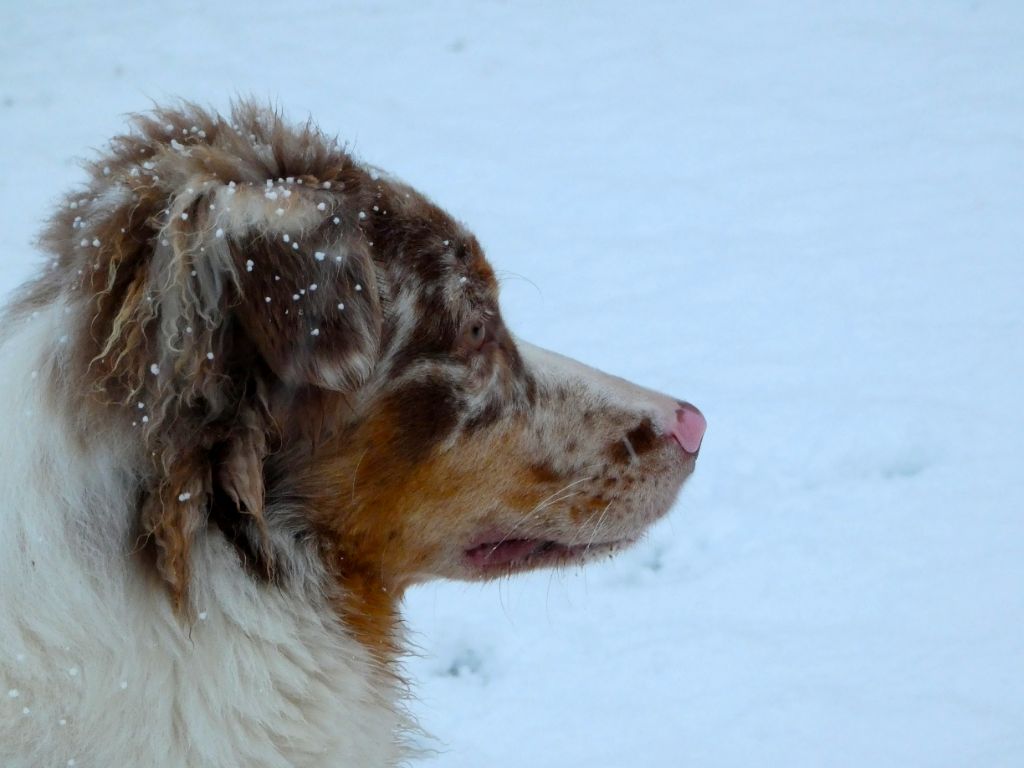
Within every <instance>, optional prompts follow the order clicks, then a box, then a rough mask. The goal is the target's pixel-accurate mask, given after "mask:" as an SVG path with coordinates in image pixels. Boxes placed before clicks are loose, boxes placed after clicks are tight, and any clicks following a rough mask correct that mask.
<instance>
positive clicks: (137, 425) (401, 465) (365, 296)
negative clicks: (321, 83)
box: [26, 105, 705, 604]
mask: <svg viewBox="0 0 1024 768" xmlns="http://www.w3.org/2000/svg"><path fill="white" fill-rule="evenodd" d="M44 242H45V244H46V245H47V247H48V248H49V249H50V250H51V252H52V253H54V254H55V256H56V259H55V260H54V262H53V263H52V265H51V268H50V269H49V270H48V271H47V273H46V275H45V276H44V277H42V278H41V279H40V280H39V281H38V282H37V283H36V285H35V286H34V287H33V289H32V291H31V292H30V294H29V297H28V299H27V300H26V303H27V305H29V306H42V305H45V304H47V303H50V302H55V301H62V302H64V304H65V306H66V307H67V310H66V311H67V312H68V315H69V318H70V320H69V322H71V323H72V327H71V329H70V331H71V334H72V339H73V343H72V344H70V345H68V351H67V352H66V361H65V363H66V368H67V370H68V371H69V372H70V374H69V375H68V376H67V377H65V378H64V379H63V385H62V386H63V388H64V389H63V397H64V398H65V400H66V402H67V403H68V405H69V410H71V411H75V412H82V413H86V414H89V415H88V416H87V417H83V419H84V420H85V421H83V422H82V423H85V422H87V421H88V420H89V419H92V420H93V423H95V421H96V420H102V421H104V422H107V423H109V422H113V423H116V424H117V425H118V427H117V428H118V429H120V430H121V434H123V435H124V437H123V439H124V440H125V441H127V442H129V443H131V444H133V445H136V446H137V447H138V455H139V457H140V461H141V462H142V464H143V465H144V467H145V469H144V470H142V471H141V472H140V476H141V479H140V481H139V484H140V487H139V496H140V499H141V500H140V505H139V510H140V511H139V520H138V526H139V529H140V532H141V533H143V534H145V535H146V536H148V537H149V538H150V540H151V541H152V542H154V543H155V545H156V546H155V552H156V554H157V558H156V563H157V567H158V569H159V572H160V573H161V575H162V576H163V578H164V579H165V580H166V581H167V583H168V584H169V586H170V588H171V592H172V594H173V595H174V596H175V598H176V600H177V601H178V602H179V604H182V603H183V602H184V600H185V598H186V596H187V588H188V584H189V579H190V568H189V562H190V561H189V550H190V547H191V545H192V543H193V542H194V540H195V539H196V537H199V536H205V535H211V534H210V532H211V531H216V530H218V529H219V530H220V531H221V532H222V533H223V534H224V535H226V536H227V537H228V538H229V539H230V540H231V541H232V542H233V543H234V544H235V545H236V546H237V547H238V549H239V552H240V553H241V554H242V556H243V559H244V562H245V563H246V564H247V565H248V566H249V567H251V568H252V570H253V571H254V572H255V573H258V574H262V575H263V576H266V577H268V578H274V577H276V576H279V575H280V573H281V572H282V571H283V570H287V569H288V568H289V567H292V566H291V565H290V563H293V562H294V561H295V556H294V550H295V548H296V547H300V546H301V547H306V548H311V549H312V550H313V551H314V552H315V555H316V557H317V558H319V559H320V560H322V562H323V563H324V565H325V566H326V567H327V570H328V571H329V572H330V573H331V574H333V575H334V576H335V577H336V578H337V579H338V580H339V581H340V582H342V583H343V584H345V585H346V586H347V587H348V591H349V592H353V591H354V592H356V593H362V594H364V596H365V595H377V596H378V597H380V599H381V600H383V599H385V598H384V597H383V596H384V595H387V596H389V598H393V597H394V596H397V595H399V594H400V593H401V591H402V590H403V589H404V588H405V587H406V586H408V585H409V584H412V583H415V582H417V581H421V580H424V579H429V578H433V577H448V578H462V579H480V578H488V577H494V576H499V575H504V574H508V573H511V572H514V571H517V570H522V569H526V568H532V567H538V566H549V565H563V564H569V563H577V562H581V561H583V560H585V559H587V558H589V557H593V556H596V555H600V554H607V553H609V552H611V551H613V550H615V549H617V548H619V547H622V546H625V545H628V544H629V543H631V542H633V541H635V540H636V539H637V537H639V536H640V535H641V534H642V533H643V531H644V529H645V528H646V527H647V526H648V525H649V524H650V523H651V522H652V521H653V520H655V519H657V518H658V517H660V516H661V515H663V514H664V513H665V512H666V511H667V510H668V508H669V507H670V506H671V504H672V502H673V500H674V498H675V496H676V494H677V492H678V490H679V488H680V487H681V485H682V483H683V482H684V480H685V479H686V478H687V477H688V476H689V474H690V473H691V472H692V470H693V466H694V460H695V457H696V455H697V452H698V449H699V447H700V442H701V438H702V435H703V431H704V426H705V422H704V419H703V416H701V414H700V412H699V411H698V410H697V409H696V408H694V407H693V406H690V405H688V404H686V403H682V402H679V401H676V400H675V399H673V398H670V397H667V396H664V395H660V394H657V393H654V392H650V391H647V390H644V389H642V388H640V387H637V386H635V385H632V384H630V383H628V382H625V381H623V380H621V379H616V378H613V377H610V376H607V375H605V374H602V373H599V372H597V371H595V370H592V369H589V368H586V367H584V366H582V365H580V364H578V363H575V362H573V361H571V360H568V359H566V358H563V357H561V356H558V355H556V354H554V353H551V352H547V351H544V350H541V349H538V348H535V347H532V346H530V345H528V344H526V343H525V342H523V341H521V340H519V339H517V338H515V337H514V336H513V335H512V334H511V333H510V331H509V330H508V329H507V328H506V327H505V324H504V322H503V320H502V316H501V312H500V308H499V303H498V285H497V282H496V280H495V277H494V273H493V271H492V270H491V267H490V265H489V264H488V262H487V260H486V259H485V257H484V255H483V251H482V249H481V247H480V245H479V244H478V243H477V241H476V239H475V238H474V237H473V236H472V235H471V234H470V233H469V232H467V231H466V230H465V229H464V228H463V227H462V226H461V225H459V224H458V223H457V222H455V221H454V220H453V219H452V218H451V217H450V216H448V215H447V214H446V213H445V212H444V211H442V210H441V209H440V208H438V207H437V206H435V205H434V204H432V203H431V202H430V201H429V200H427V199H426V198H424V197H423V196H422V195H420V194H418V193H417V192H415V191H414V190H412V189H410V188H409V187H407V186H406V185H404V184H402V183H401V182H399V181H397V180H395V179H392V178H390V177H388V176H386V175H384V174H382V173H379V172H377V171H375V170H373V169H371V168H368V167H365V166H362V165H359V164H358V163H356V162H355V161H354V160H353V159H352V157H351V156H350V155H349V154H347V153H346V152H345V151H344V150H343V149H342V148H340V147H339V146H338V145H337V144H336V143H335V142H333V141H331V140H330V139H328V138H327V137H325V136H324V135H323V134H321V133H320V132H319V131H318V130H317V129H316V128H315V127H313V126H312V125H310V124H306V125H304V126H299V127H293V126H289V125H287V124H286V123H285V122H284V121H282V119H281V118H280V116H278V115H277V114H274V113H273V112H270V111H267V110H264V109H260V108H258V107H255V106H252V105H241V106H239V107H238V108H236V109H235V110H234V112H233V114H232V116H231V118H230V119H225V118H221V117H218V116H215V115H211V114H208V113H206V112H204V111H202V110H200V109H197V108H194V107H186V108H183V109H180V110H169V111H161V112H157V113H154V114H152V115H149V116H146V117H141V118H138V119H137V122H136V128H135V130H134V131H133V132H132V133H130V134H128V135H126V136H122V137H120V138H118V139H115V140H114V142H113V143H112V146H111V150H110V152H109V153H107V154H106V155H105V156H103V157H101V159H100V160H98V161H97V162H96V163H94V164H93V166H92V167H91V181H90V185H89V187H88V188H87V189H86V190H85V191H83V192H81V193H79V194H76V195H73V196H72V197H70V198H69V199H68V202H67V204H66V206H65V207H64V208H63V209H62V210H61V211H60V212H59V213H58V215H57V216H56V217H55V219H54V220H53V222H52V223H51V226H50V227H49V229H48V231H47V233H46V235H45V236H44ZM83 384H84V386H83ZM367 601H370V602H372V600H371V598H369V597H368V598H366V600H364V602H367Z"/></svg>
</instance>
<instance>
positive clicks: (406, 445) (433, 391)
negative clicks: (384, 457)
mask: <svg viewBox="0 0 1024 768" xmlns="http://www.w3.org/2000/svg"><path fill="white" fill-rule="evenodd" d="M460 407H461V406H460V402H459V398H458V396H457V395H456V392H455V391H454V389H453V388H452V387H451V386H450V385H448V384H446V383H443V382H434V381H424V382H416V383H414V384H410V385H408V386H406V387H405V388H403V389H401V390H399V391H398V392H395V393H394V394H392V395H391V396H390V397H388V399H387V401H386V402H385V404H384V411H385V412H387V413H388V414H389V420H390V422H391V424H392V430H391V441H390V442H391V446H390V448H391V449H392V451H393V455H394V456H396V457H399V458H401V459H402V460H403V461H404V462H405V463H407V464H408V465H416V464H419V463H421V462H422V461H423V460H424V459H425V457H426V456H427V455H429V454H430V452H431V451H432V450H433V449H434V448H435V447H436V446H437V445H438V444H440V443H441V442H443V441H444V440H445V439H447V438H448V437H449V436H450V435H451V434H452V432H453V431H454V430H455V428H456V427H457V426H458V423H459V412H460Z"/></svg>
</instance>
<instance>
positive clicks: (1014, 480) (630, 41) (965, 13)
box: [0, 0, 1024, 768]
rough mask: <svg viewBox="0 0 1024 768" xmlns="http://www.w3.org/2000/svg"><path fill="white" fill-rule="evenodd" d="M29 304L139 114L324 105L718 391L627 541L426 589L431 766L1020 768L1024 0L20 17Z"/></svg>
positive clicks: (567, 335) (10, 17)
mask: <svg viewBox="0 0 1024 768" xmlns="http://www.w3.org/2000/svg"><path fill="white" fill-rule="evenodd" d="M0 28H2V29H3V34H2V35H0V148H2V149H0V232H2V233H3V242H4V258H3V259H2V264H0V289H3V290H8V289H10V288H11V287H13V286H14V285H15V284H16V283H17V282H19V281H20V280H21V279H23V278H24V277H25V276H26V275H28V274H29V273H30V271H31V269H32V266H33V265H34V263H35V261H36V258H37V257H36V255H35V254H34V253H33V250H32V246H31V241H32V238H33V236H34V234H35V232H36V231H37V229H38V227H39V224H40V222H41V220H42V219H43V217H44V216H45V215H47V213H48V212H49V210H50V207H51V206H52V204H53V202H54V200H55V199H56V197H57V196H58V195H59V194H60V193H61V192H62V191H64V190H65V189H66V188H67V187H68V186H70V185H72V184H73V183H75V182H76V181H78V180H80V179H81V178H82V173H81V171H80V170H78V168H77V166H76V165H75V162H74V158H75V157H76V156H78V157H81V156H83V155H87V151H88V148H89V147H98V146H101V145H102V144H103V143H104V141H105V139H106V138H107V137H109V136H110V135H112V134H113V133H115V132H117V131H119V130H120V129H121V128H122V126H123V124H124V119H123V113H126V112H131V111H138V110H142V109H145V108H147V107H148V106H149V104H150V102H151V100H155V101H168V100H170V99H171V98H173V97H177V96H182V97H187V98H190V99H193V100H196V101H199V102H201V103H208V104H211V105H214V106H217V107H224V106H226V104H227V102H228V100H229V99H230V97H231V96H232V95H234V94H236V93H243V94H248V93H251V94H256V95H258V96H266V97H268V98H273V99H276V100H278V101H279V102H280V104H281V105H282V106H284V107H285V108H286V110H287V111H288V113H289V114H290V115H291V116H292V117H294V118H295V119H301V118H304V117H305V116H306V114H307V113H309V114H312V115H313V116H315V118H316V119H317V120H318V121H319V122H320V124H321V125H322V126H324V127H325V128H327V129H329V130H330V131H337V132H338V133H339V134H340V135H341V136H343V137H346V138H348V139H349V140H350V141H351V142H353V145H354V148H355V151H356V153H357V154H358V155H359V156H360V157H362V158H363V159H365V160H367V161H370V162H373V163H375V164H378V165H380V166H382V167H385V168H387V169H389V170H391V171H393V172H395V173H396V174H398V175H400V176H402V177H404V178H405V179H406V180H408V181H409V182H411V183H412V184H414V185H415V186H417V187H419V188H420V189H421V190H423V191H424V192H426V193H428V194H430V195H431V196H433V197H434V198H435V199H436V200H437V201H438V202H440V203H441V204H442V205H444V206H445V207H447V208H448V209H449V210H450V211H451V212H452V213H454V214H455V215H456V216H458V217H459V218H461V219H463V220H464V221H466V222H467V223H468V224H469V225H470V226H471V228H472V229H474V230H475V232H476V233H477V235H478V236H479V237H480V239H481V241H482V242H483V243H484V245H485V247H486V248H487V250H488V252H489V255H490V257H491V260H492V262H493V263H494V264H495V265H496V267H497V268H498V269H499V271H500V272H501V273H502V275H503V276H504V278H505V285H504V307H505V314H506V317H507V319H508V321H509V324H510V326H511V327H512V328H513V329H514V330H515V331H516V332H517V333H519V334H520V335H522V336H523V337H525V338H529V339H531V340H532V341H534V342H536V343H539V344H542V345H545V346H549V347H552V348H555V349H558V350H560V351H562V352H564V353H567V354H570V355H572V356H575V357H578V358H580V359H582V360H585V361H586V362H589V363H591V364H594V365H596V366H598V367H601V368H604V369H605V370H609V371H612V372H614V373H618V374H620V375H623V376H626V377H628V378H631V379H634V380H636V381H640V382H643V383H644V384H647V385H649V386H652V387H656V388H659V389H663V390H666V391H670V392H672V393H674V394H677V395H678V396H679V397H682V398H686V399H688V400H691V401H692V402H694V403H696V404H697V405H698V406H700V407H701V409H702V410H703V411H704V412H705V414H706V415H707V416H708V421H709V424H710V426H709V432H708V436H707V439H706V440H705V442H704V447H703V450H702V454H701V458H700V460H699V462H698V471H697V473H696V475H695V476H694V478H693V479H692V481H691V482H690V483H689V485H688V487H687V488H686V489H685V491H684V493H683V495H682V497H681V500H680V502H679V503H678V505H677V507H676V508H675V510H674V511H673V513H672V515H671V516H670V518H669V519H667V520H666V521H664V522H663V523H662V524H660V525H659V526H657V527H656V528H655V529H654V530H653V531H652V533H651V535H650V537H649V539H648V540H647V541H645V542H644V543H643V544H642V545H641V546H639V547H637V548H636V549H635V550H633V551H631V552H629V553H626V554H624V555H622V556H621V557H619V558H618V559H617V560H615V561H614V562H610V563H607V564H602V565H599V566H597V567H592V568H589V569H587V570H585V571H577V572H568V573H557V574H552V573H538V574H535V575H533V576H530V577H526V578H517V579H515V580H512V581H506V582H502V583H500V584H492V585H488V586H472V585H462V584H438V585H432V586H428V587H424V588H421V589H418V590H416V591H415V592H414V593H412V594H411V595H410V596H409V598H408V600H407V606H406V607H407V611H406V613H407V617H408V625H409V629H410V633H411V636H412V639H413V641H414V642H415V644H416V646H417V648H418V652H419V655H418V656H417V657H415V658H412V659H410V661H409V664H408V671H409V674H410V677H411V678H412V682H413V689H414V690H415V692H416V700H415V701H414V703H413V705H412V706H413V709H414V711H415V713H416V714H417V716H418V717H419V718H420V720H421V722H422V724H423V725H424V726H425V727H426V728H427V729H428V730H429V731H431V732H433V733H434V734H435V735H436V736H437V737H438V739H439V742H440V744H441V753H440V755H439V756H438V757H437V758H436V759H434V760H431V761H428V762H427V763H425V765H430V766H434V768H469V767H470V766H473V767H474V768H476V767H478V766H488V768H503V767H506V766H507V767H509V768H511V767H512V766H517V767H518V766H522V765H527V766H531V767H532V768H554V767H555V766H559V767H560V768H561V767H562V766H588V768H622V766H651V767H661V766H666V767H668V766H672V767H676V766H678V767H682V766H696V767H700V768H703V767H705V766H733V767H740V766H742V767H743V768H748V767H751V766H787V767H788V768H799V767H800V766H851V767H854V766H856V767H858V768H860V767H864V766H872V767H875V768H880V767H884V766H893V767H896V766H899V767H900V768H904V767H906V766H986V768H997V767H998V766H1024V469H1022V467H1021V463H1022V458H1024V409H1022V408H1021V402H1020V401H1021V392H1022V391H1024V386H1022V384H1024V5H1022V4H1021V3H1019V2H1013V1H1012V0H1011V1H1009V2H988V1H987V0H976V1H974V2H966V1H964V2H954V1H952V0H947V1H944V2H939V1H932V2H923V1H914V0H910V1H908V2H901V3H893V2H888V1H880V0H869V1H867V2H857V3H842V4H840V3H823V2H807V1H804V0H795V1H793V2H785V3H768V2H753V1H750V2H732V3H716V4H705V3H693V2H657V3H655V2H648V3H622V2H621V1H619V2H603V1H602V2H588V3H581V2H523V3H510V2H499V1H498V0H490V1H489V2H481V3H455V2H440V1H439V0H429V1H427V2H424V1H423V0H419V1H417V2H414V1H413V0H408V1H407V2H387V3H370V2H352V3H344V4H342V3H329V2H309V1H308V0H290V1H289V2H287V3H278V4H273V5H271V4H254V3H251V2H241V0H231V1H230V2H221V3H198V2H192V1H191V0H188V1H185V0H183V1H181V2H176V3H174V4H170V5H169V4H167V3H162V2H151V1H147V2H135V3H131V4H121V3H111V2H99V1H98V0H80V1H79V2H55V1H53V0H37V1H35V2H33V3H15V2H14V0H0Z"/></svg>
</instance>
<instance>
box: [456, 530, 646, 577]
mask: <svg viewBox="0 0 1024 768" xmlns="http://www.w3.org/2000/svg"><path fill="white" fill-rule="evenodd" d="M632 543H633V541H632V540H630V539H616V540H614V541H601V542H581V543H578V544H566V543H562V542H559V541H556V540H554V539H543V538H517V539H513V538H504V539H502V538H497V539H494V540H491V541H485V542H482V543H480V544H477V545H475V546H473V547H470V548H469V549H467V550H465V553H464V557H465V560H466V562H467V564H468V565H469V566H470V567H471V568H473V570H475V571H478V572H482V573H487V572H489V571H492V570H498V571H508V570H509V569H516V568H527V567H536V566H541V565H555V564H559V563H571V562H574V561H580V560H582V559H584V558H586V557H587V556H588V555H590V554H604V553H608V552H611V551H614V550H616V549H619V548H622V547H626V546H629V545H630V544H632Z"/></svg>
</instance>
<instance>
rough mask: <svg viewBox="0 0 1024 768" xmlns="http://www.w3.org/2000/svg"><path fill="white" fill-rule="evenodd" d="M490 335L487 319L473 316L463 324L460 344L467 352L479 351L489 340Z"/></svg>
mask: <svg viewBox="0 0 1024 768" xmlns="http://www.w3.org/2000/svg"><path fill="white" fill-rule="evenodd" d="M490 335H491V334H490V333H489V332H488V330H487V321H486V320H484V319H483V318H474V319H473V320H470V321H469V322H467V323H466V325H464V326H463V328H462V341H461V344H460V346H461V347H462V348H463V349H465V350H467V351H469V352H479V351H480V350H481V349H483V348H484V345H485V344H486V343H487V342H488V341H490V338H489V337H490Z"/></svg>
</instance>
